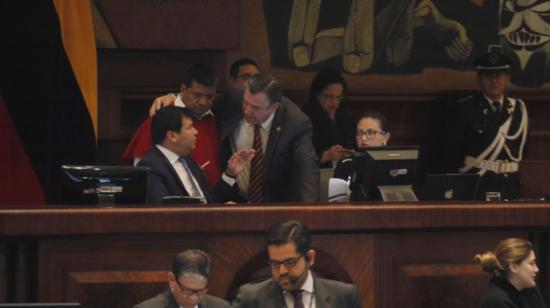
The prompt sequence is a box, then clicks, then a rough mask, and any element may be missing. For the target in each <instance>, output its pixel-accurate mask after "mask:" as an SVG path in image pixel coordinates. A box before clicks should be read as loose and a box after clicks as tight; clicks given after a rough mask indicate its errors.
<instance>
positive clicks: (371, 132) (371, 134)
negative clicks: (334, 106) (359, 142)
mask: <svg viewBox="0 0 550 308" xmlns="http://www.w3.org/2000/svg"><path fill="white" fill-rule="evenodd" d="M378 134H380V136H385V135H386V134H387V132H385V131H383V130H375V129H370V128H369V129H367V130H362V129H358V130H356V131H355V137H357V138H362V137H363V136H366V137H368V138H372V137H375V136H376V135H378Z"/></svg>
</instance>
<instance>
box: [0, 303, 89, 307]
mask: <svg viewBox="0 0 550 308" xmlns="http://www.w3.org/2000/svg"><path fill="white" fill-rule="evenodd" d="M39 307H40V308H76V307H80V304H79V303H0V308H39Z"/></svg>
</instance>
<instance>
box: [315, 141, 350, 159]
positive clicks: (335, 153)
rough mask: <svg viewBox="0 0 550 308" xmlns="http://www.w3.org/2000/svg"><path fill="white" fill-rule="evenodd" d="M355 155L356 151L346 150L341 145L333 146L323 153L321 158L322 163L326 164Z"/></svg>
mask: <svg viewBox="0 0 550 308" xmlns="http://www.w3.org/2000/svg"><path fill="white" fill-rule="evenodd" d="M354 154H355V151H354V150H350V149H346V148H344V147H343V146H341V145H339V144H335V145H333V146H331V147H330V148H329V149H328V150H325V151H324V152H323V155H322V156H321V163H326V162H329V161H339V160H341V159H342V158H345V157H350V156H353V155H354Z"/></svg>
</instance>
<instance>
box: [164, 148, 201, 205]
mask: <svg viewBox="0 0 550 308" xmlns="http://www.w3.org/2000/svg"><path fill="white" fill-rule="evenodd" d="M156 147H157V149H159V151H160V152H161V153H162V154H163V155H164V156H165V157H166V159H168V161H169V162H170V164H172V167H174V169H175V170H176V173H177V174H178V177H179V178H180V180H181V182H182V183H183V187H184V188H185V190H186V191H187V193H188V194H189V196H190V197H203V198H204V192H203V191H202V189H201V186H200V185H199V182H197V179H195V177H194V176H193V174H192V173H191V172H188V171H187V170H186V169H185V167H184V166H183V164H182V163H181V162H180V161H179V158H180V156H179V155H178V154H176V153H174V152H172V151H170V150H168V149H167V148H165V147H163V146H161V145H158V144H157V145H156ZM191 182H193V183H194V185H195V187H196V188H197V190H198V191H199V194H200V195H199V196H192V192H193V184H192V183H191Z"/></svg>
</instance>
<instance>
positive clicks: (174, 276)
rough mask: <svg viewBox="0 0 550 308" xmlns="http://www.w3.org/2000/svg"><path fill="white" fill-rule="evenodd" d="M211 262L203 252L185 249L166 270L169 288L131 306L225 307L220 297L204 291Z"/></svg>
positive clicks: (158, 307) (151, 307) (137, 307)
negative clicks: (170, 269) (169, 269)
mask: <svg viewBox="0 0 550 308" xmlns="http://www.w3.org/2000/svg"><path fill="white" fill-rule="evenodd" d="M211 272H212V262H211V261H210V257H209V256H208V254H206V252H204V251H202V250H198V249H189V250H186V251H184V252H181V253H179V254H178V255H177V256H176V259H175V260H174V262H173V263H172V271H171V272H170V273H169V274H168V283H169V285H170V290H168V291H166V292H164V293H162V294H159V295H157V296H155V297H153V298H150V299H148V300H146V301H144V302H142V303H140V304H138V305H137V306H135V307H134V308H178V307H179V308H197V307H204V308H229V303H228V302H226V301H224V300H223V299H221V298H218V297H214V296H211V295H208V294H206V292H207V291H208V278H209V277H210V273H211Z"/></svg>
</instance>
